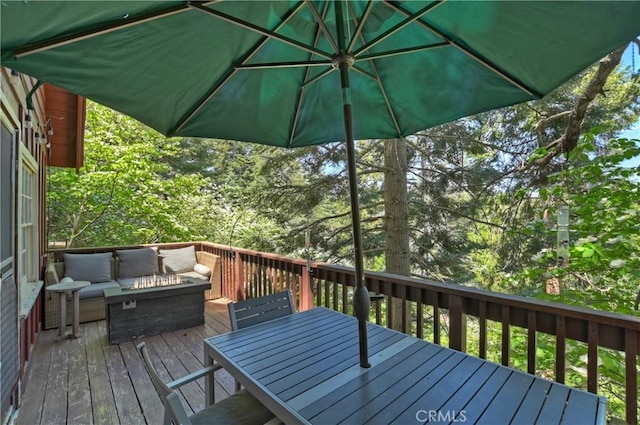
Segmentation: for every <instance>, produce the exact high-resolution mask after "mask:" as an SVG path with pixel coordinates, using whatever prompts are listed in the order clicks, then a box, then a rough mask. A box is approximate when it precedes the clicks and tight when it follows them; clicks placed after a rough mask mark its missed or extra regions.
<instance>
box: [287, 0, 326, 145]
mask: <svg viewBox="0 0 640 425" xmlns="http://www.w3.org/2000/svg"><path fill="white" fill-rule="evenodd" d="M328 10H329V2H326V3H325V4H324V9H323V10H322V16H321V17H320V22H322V21H323V20H324V18H325V17H326V16H327V11H328ZM318 27H319V25H318ZM319 41H320V28H317V29H316V35H315V37H314V40H313V45H314V46H317V45H318V42H319ZM312 57H313V55H311V57H310V58H309V59H311V58H312ZM332 69H333V68H331V67H329V72H331V70H332ZM310 73H311V68H309V67H308V68H307V70H306V72H305V75H304V80H303V83H302V86H301V87H300V94H299V96H298V98H297V99H296V112H295V115H294V117H293V122H292V123H291V130H290V131H289V142H288V147H291V146H292V145H293V137H294V135H295V134H296V128H298V118H299V117H300V108H301V107H302V100H303V99H304V94H305V88H306V87H307V83H305V82H304V81H306V80H307V78H309V74H310ZM323 74H324V75H327V74H328V72H326V71H324V72H322V73H321V74H320V75H323ZM316 81H317V80H316Z"/></svg>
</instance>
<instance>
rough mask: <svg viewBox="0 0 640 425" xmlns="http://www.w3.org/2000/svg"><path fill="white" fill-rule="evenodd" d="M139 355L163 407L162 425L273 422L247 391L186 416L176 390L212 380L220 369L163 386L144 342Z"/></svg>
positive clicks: (214, 368)
mask: <svg viewBox="0 0 640 425" xmlns="http://www.w3.org/2000/svg"><path fill="white" fill-rule="evenodd" d="M138 351H139V352H140V355H141V356H142V359H143V360H144V364H145V366H146V367H147V371H148V372H149V376H150V377H151V382H153V386H154V387H155V389H156V391H157V392H158V395H159V396H160V399H161V400H162V403H163V404H164V420H163V424H164V425H170V424H171V423H174V424H179V425H190V424H193V425H197V424H202V425H205V424H210V425H215V424H229V425H231V424H233V425H240V424H242V425H254V424H255V425H258V424H265V423H274V422H275V416H274V414H273V413H271V411H269V409H267V408H266V407H264V405H262V403H260V402H259V401H258V400H257V399H256V398H255V397H253V396H252V395H251V394H250V393H249V392H248V391H247V390H242V391H238V392H236V393H235V394H232V395H230V396H229V397H227V398H225V399H223V400H221V401H219V402H218V403H215V404H213V405H211V406H209V407H206V408H204V409H202V410H200V411H199V412H197V413H195V414H193V415H192V416H189V415H187V412H186V410H185V409H184V406H183V405H182V403H181V402H180V399H179V397H178V394H177V392H176V390H177V389H178V388H180V387H181V386H183V385H185V384H188V383H189V382H192V381H195V380H196V379H199V378H202V377H204V376H205V375H207V374H211V375H212V379H213V373H214V372H215V371H216V370H218V369H221V367H220V365H213V366H209V367H206V368H203V369H200V370H198V371H196V372H193V373H191V374H189V375H187V376H184V377H182V378H180V379H178V380H176V381H173V382H169V383H165V382H164V381H163V380H162V379H160V376H159V375H158V372H157V371H156V368H155V367H154V366H153V363H152V362H151V358H150V357H149V353H148V352H147V347H146V345H145V343H144V342H142V343H140V344H138ZM272 421H273V422H272Z"/></svg>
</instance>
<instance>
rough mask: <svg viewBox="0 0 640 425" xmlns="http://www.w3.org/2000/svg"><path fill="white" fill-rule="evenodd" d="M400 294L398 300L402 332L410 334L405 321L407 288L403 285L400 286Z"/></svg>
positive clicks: (407, 313)
mask: <svg viewBox="0 0 640 425" xmlns="http://www.w3.org/2000/svg"><path fill="white" fill-rule="evenodd" d="M400 292H401V293H402V294H401V297H400V299H401V300H402V310H401V311H402V332H403V333H406V334H411V327H410V325H409V323H408V320H407V319H408V317H409V312H408V311H407V304H408V303H407V287H406V286H404V285H403V286H401V287H400Z"/></svg>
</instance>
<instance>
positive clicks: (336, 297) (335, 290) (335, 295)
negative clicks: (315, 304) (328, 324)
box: [333, 282, 344, 311]
mask: <svg viewBox="0 0 640 425" xmlns="http://www.w3.org/2000/svg"><path fill="white" fill-rule="evenodd" d="M340 286H344V285H340ZM339 295H342V294H338V284H337V283H336V282H333V309H334V310H335V311H340V309H339V308H338V300H339Z"/></svg>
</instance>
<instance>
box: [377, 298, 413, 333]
mask: <svg viewBox="0 0 640 425" xmlns="http://www.w3.org/2000/svg"><path fill="white" fill-rule="evenodd" d="M378 304H379V303H378ZM423 327H424V311H423V308H422V297H420V298H419V299H418V301H417V302H416V337H417V338H420V339H424V332H423V331H424V329H423Z"/></svg>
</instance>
